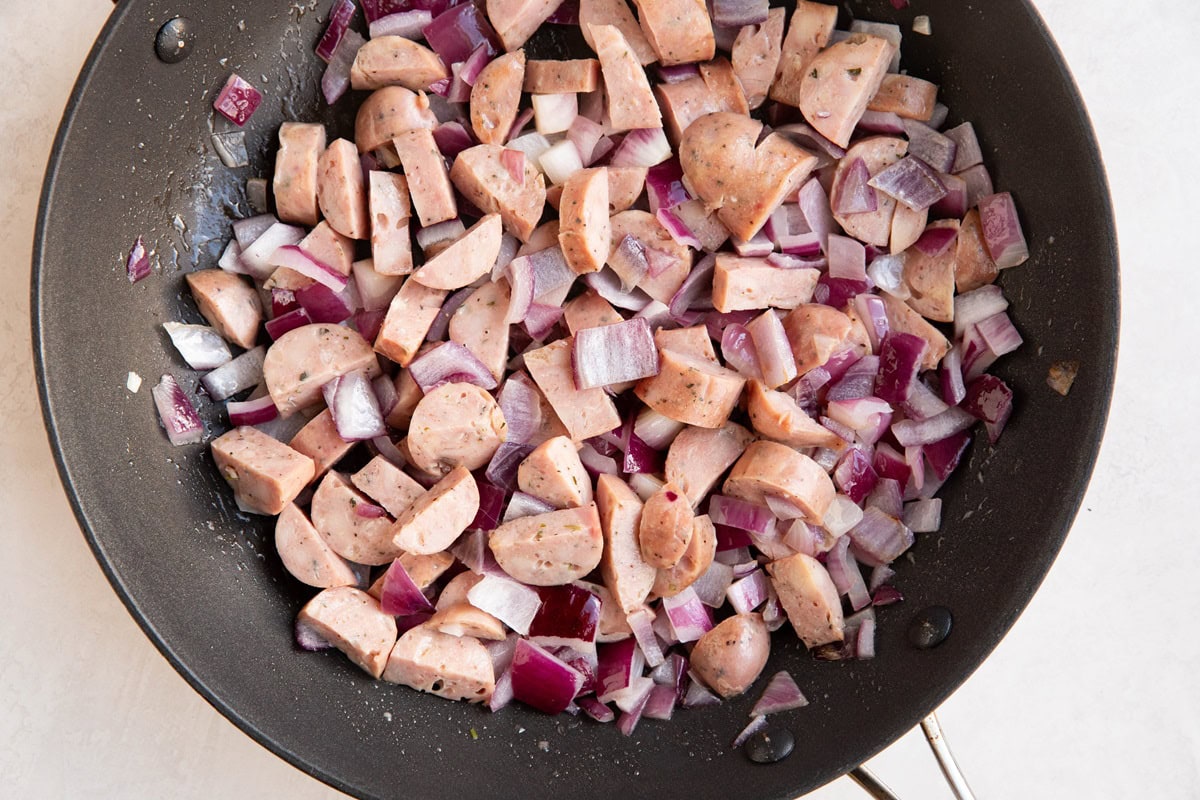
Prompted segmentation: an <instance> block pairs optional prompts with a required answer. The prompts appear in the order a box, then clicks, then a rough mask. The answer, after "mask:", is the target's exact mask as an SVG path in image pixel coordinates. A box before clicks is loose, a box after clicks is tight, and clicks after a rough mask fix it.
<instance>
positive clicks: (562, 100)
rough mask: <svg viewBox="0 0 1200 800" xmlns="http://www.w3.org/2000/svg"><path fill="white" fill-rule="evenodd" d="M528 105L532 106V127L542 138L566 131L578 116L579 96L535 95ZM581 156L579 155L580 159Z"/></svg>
mask: <svg viewBox="0 0 1200 800" xmlns="http://www.w3.org/2000/svg"><path fill="white" fill-rule="evenodd" d="M530 103H531V104H532V105H533V125H534V127H535V128H537V132H538V133H540V134H542V135H543V136H545V135H547V134H551V133H563V132H565V131H567V130H568V129H570V127H571V124H572V123H574V122H575V118H576V117H578V116H579V95H577V94H575V93H574V92H564V93H562V94H535V95H532V96H531V98H530ZM582 155H583V154H582V153H580V157H582Z"/></svg>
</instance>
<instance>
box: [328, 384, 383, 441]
mask: <svg viewBox="0 0 1200 800" xmlns="http://www.w3.org/2000/svg"><path fill="white" fill-rule="evenodd" d="M322 391H324V392H325V395H326V401H325V402H326V405H328V406H329V412H330V414H332V416H333V424H334V426H335V427H336V428H337V432H338V436H341V437H342V439H344V440H345V441H347V442H357V441H361V440H363V439H374V438H375V437H377V436H383V435H385V434H386V433H387V426H386V425H384V422H383V413H382V412H381V411H380V409H379V400H378V398H376V397H375V390H374V388H372V386H371V379H370V378H368V377H367V375H366V373H365V372H363V371H361V370H355V371H354V372H348V373H346V374H345V375H342V376H341V377H340V378H335V379H333V380H332V381H330V382H329V383H327V384H325V386H324V387H322Z"/></svg>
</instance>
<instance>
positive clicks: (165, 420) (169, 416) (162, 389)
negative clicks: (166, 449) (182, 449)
mask: <svg viewBox="0 0 1200 800" xmlns="http://www.w3.org/2000/svg"><path fill="white" fill-rule="evenodd" d="M150 394H151V395H152V396H153V399H154V406H155V408H157V409H158V418H159V420H161V421H162V425H163V428H164V429H166V432H167V439H168V440H170V442H171V444H172V445H174V446H175V447H179V446H180V445H185V444H196V443H197V442H200V441H202V440H203V439H204V423H203V422H201V421H200V415H199V414H197V413H196V407H195V406H194V405H192V401H191V399H189V398H188V396H187V395H186V394H184V392H183V389H181V388H179V384H178V383H176V382H175V379H174V378H173V377H171V376H170V375H163V376H162V380H160V381H159V383H158V385H157V386H155V387H154V388H153V389H151V390H150Z"/></svg>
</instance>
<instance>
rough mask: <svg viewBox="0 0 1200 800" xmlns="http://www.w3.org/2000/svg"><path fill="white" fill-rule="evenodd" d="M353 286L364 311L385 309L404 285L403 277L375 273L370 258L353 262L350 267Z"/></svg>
mask: <svg viewBox="0 0 1200 800" xmlns="http://www.w3.org/2000/svg"><path fill="white" fill-rule="evenodd" d="M352 270H353V274H354V285H355V287H356V288H357V289H358V299H359V301H360V302H361V304H362V308H363V309H364V310H366V311H381V310H383V309H386V308H387V307H388V305H389V304H390V303H391V302H392V298H393V297H395V296H396V292H398V291H400V284H402V283H404V276H403V275H384V274H382V273H380V272H376V271H375V261H374V260H373V259H370V258H366V259H363V260H362V261H355V262H354V266H353V267H352Z"/></svg>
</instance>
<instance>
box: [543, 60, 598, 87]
mask: <svg viewBox="0 0 1200 800" xmlns="http://www.w3.org/2000/svg"><path fill="white" fill-rule="evenodd" d="M599 85H600V62H599V61H597V60H596V59H594V58H579V59H573V60H569V61H538V60H536V59H531V60H530V61H528V62H527V63H526V64H525V86H524V89H525V91H527V92H529V93H530V94H567V93H570V92H576V93H577V92H594V91H596V87H598V86H599Z"/></svg>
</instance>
